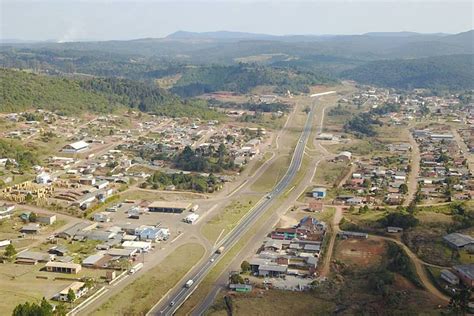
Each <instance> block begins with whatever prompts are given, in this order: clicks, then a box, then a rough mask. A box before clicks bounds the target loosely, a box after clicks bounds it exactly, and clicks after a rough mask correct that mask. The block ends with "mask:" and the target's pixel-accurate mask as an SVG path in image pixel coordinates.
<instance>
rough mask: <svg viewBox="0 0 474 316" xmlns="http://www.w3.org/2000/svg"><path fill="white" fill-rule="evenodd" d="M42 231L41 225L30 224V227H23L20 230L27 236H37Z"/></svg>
mask: <svg viewBox="0 0 474 316" xmlns="http://www.w3.org/2000/svg"><path fill="white" fill-rule="evenodd" d="M40 229H41V227H40V224H37V223H30V224H28V225H25V226H23V227H22V228H21V229H20V232H21V233H25V234H37V233H38V232H39V231H40Z"/></svg>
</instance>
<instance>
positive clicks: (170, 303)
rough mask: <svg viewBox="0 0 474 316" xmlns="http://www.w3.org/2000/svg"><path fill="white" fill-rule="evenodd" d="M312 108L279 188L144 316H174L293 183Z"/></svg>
mask: <svg viewBox="0 0 474 316" xmlns="http://www.w3.org/2000/svg"><path fill="white" fill-rule="evenodd" d="M329 93H335V91H330V92H325V93H321V94H315V95H311V97H316V96H320V95H326V94H329ZM313 111H314V104H313V105H312V106H311V109H310V112H309V113H308V117H307V119H306V123H305V126H304V128H303V131H302V133H301V136H300V138H299V140H298V143H297V144H296V148H295V151H294V153H293V157H292V159H291V162H290V166H289V168H288V170H287V171H286V173H285V175H284V176H283V178H282V179H281V180H280V181H279V182H278V184H277V185H276V186H275V187H274V188H273V190H272V191H270V192H269V193H268V194H267V195H266V196H265V197H264V198H262V199H261V200H260V201H259V202H258V203H257V204H256V205H255V206H254V207H253V208H252V209H251V210H250V211H249V212H248V213H247V215H246V216H245V217H244V218H242V220H241V221H240V222H239V223H238V224H237V226H236V227H235V228H234V229H233V230H232V231H231V232H230V233H229V234H227V236H226V237H224V238H223V240H222V241H221V242H220V243H219V244H218V245H217V246H216V249H219V248H221V249H222V247H224V248H223V249H224V250H223V251H222V252H221V253H217V252H213V253H211V254H210V256H209V257H208V259H207V260H206V261H204V262H202V263H201V264H200V265H198V268H196V269H195V271H196V272H194V273H193V274H191V275H189V276H188V278H189V280H193V282H192V284H191V285H190V286H188V287H187V286H185V284H183V285H182V287H180V288H177V289H176V290H175V291H172V293H171V294H170V295H169V296H168V297H167V298H165V299H163V300H162V302H161V303H159V304H157V305H155V306H154V307H153V308H152V309H151V310H150V311H149V312H148V314H147V315H173V314H174V313H175V312H176V310H177V309H178V308H179V307H180V306H181V305H182V304H183V303H184V302H185V301H186V299H187V298H188V297H189V296H190V295H191V294H192V293H193V292H194V290H195V289H196V288H197V286H198V285H199V283H200V282H201V281H202V280H203V279H204V277H205V276H206V275H207V273H208V272H209V271H210V270H211V269H212V267H213V266H214V265H215V264H216V263H217V261H218V259H220V257H222V256H223V255H224V254H225V252H226V251H227V250H228V249H230V248H232V246H233V245H234V244H235V243H236V242H237V241H238V240H239V239H240V238H241V237H242V236H243V234H244V233H245V232H246V231H247V230H248V229H249V228H250V227H251V226H252V224H253V223H254V222H255V221H257V219H258V218H259V217H260V216H261V215H262V214H263V213H264V212H265V211H266V210H267V209H268V208H269V207H270V205H271V204H272V203H273V202H274V201H275V200H276V199H278V197H279V196H280V194H282V193H283V192H284V190H285V189H286V188H287V187H288V186H289V184H290V183H291V182H292V181H293V178H294V177H295V175H296V173H297V172H298V170H299V169H300V166H301V162H302V161H303V155H304V151H305V147H306V143H307V141H308V138H309V136H310V134H311V129H312V125H313V115H314V112H313Z"/></svg>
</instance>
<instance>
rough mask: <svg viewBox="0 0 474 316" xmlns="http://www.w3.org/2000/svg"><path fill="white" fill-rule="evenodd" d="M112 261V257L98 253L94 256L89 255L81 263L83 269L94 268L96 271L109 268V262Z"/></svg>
mask: <svg viewBox="0 0 474 316" xmlns="http://www.w3.org/2000/svg"><path fill="white" fill-rule="evenodd" d="M112 259H113V257H112V256H110V255H108V254H105V253H103V252H99V253H97V254H95V255H91V256H89V257H87V258H85V259H84V260H83V261H82V266H83V267H88V268H96V269H103V268H107V267H108V266H109V262H110V261H111V260H112Z"/></svg>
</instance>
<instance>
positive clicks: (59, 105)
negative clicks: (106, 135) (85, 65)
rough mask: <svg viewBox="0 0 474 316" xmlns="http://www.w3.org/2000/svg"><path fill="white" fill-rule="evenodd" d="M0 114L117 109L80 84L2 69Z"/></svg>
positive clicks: (64, 112) (104, 98)
mask: <svg viewBox="0 0 474 316" xmlns="http://www.w3.org/2000/svg"><path fill="white" fill-rule="evenodd" d="M0 82H1V86H2V89H1V92H0V111H1V112H14V111H23V110H26V109H29V108H42V109H48V110H51V111H57V112H58V113H63V114H75V113H81V112H86V111H94V112H109V111H112V110H113V108H114V106H113V105H112V104H111V103H110V102H109V101H108V100H107V98H106V97H105V96H103V95H100V94H98V93H95V92H93V91H87V90H84V89H83V88H82V87H81V86H80V85H79V82H77V81H73V80H68V79H60V78H53V77H46V76H38V75H34V74H31V73H26V72H23V71H15V70H7V69H1V68H0Z"/></svg>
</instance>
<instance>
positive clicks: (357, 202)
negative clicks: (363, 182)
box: [346, 196, 364, 205]
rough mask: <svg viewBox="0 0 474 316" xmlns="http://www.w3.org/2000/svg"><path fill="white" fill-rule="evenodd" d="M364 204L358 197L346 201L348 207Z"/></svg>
mask: <svg viewBox="0 0 474 316" xmlns="http://www.w3.org/2000/svg"><path fill="white" fill-rule="evenodd" d="M363 203H364V199H363V198H361V197H358V196H356V197H353V198H350V199H347V200H346V204H348V205H362V204H363Z"/></svg>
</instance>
